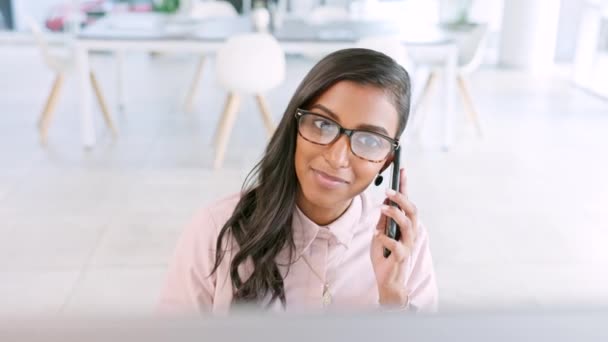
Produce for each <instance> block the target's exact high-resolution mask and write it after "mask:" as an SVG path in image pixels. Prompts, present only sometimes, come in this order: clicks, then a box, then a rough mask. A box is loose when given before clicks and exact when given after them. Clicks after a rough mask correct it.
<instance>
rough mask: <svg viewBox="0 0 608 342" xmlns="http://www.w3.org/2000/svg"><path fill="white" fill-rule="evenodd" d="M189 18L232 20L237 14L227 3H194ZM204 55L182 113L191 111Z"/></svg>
mask: <svg viewBox="0 0 608 342" xmlns="http://www.w3.org/2000/svg"><path fill="white" fill-rule="evenodd" d="M190 16H191V17H192V18H194V19H199V20H207V19H212V18H233V17H237V16H238V13H237V11H236V9H235V8H234V6H232V4H230V3H229V2H227V1H196V2H194V3H193V4H192V8H191V10H190ZM205 60H206V58H205V55H202V56H201V57H200V59H199V61H198V64H197V66H196V71H195V72H194V78H193V79H192V84H191V85H190V88H189V90H188V93H187V95H186V100H185V102H184V111H186V112H190V111H192V107H193V106H194V100H195V97H196V94H197V92H198V86H199V83H200V81H201V78H202V77H203V68H204V67H205Z"/></svg>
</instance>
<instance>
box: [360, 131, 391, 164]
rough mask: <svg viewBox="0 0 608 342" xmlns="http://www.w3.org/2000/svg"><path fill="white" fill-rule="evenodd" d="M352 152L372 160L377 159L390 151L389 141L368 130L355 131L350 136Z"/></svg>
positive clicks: (382, 157)
mask: <svg viewBox="0 0 608 342" xmlns="http://www.w3.org/2000/svg"><path fill="white" fill-rule="evenodd" d="M350 144H351V148H352V150H353V153H354V154H356V155H358V156H359V157H361V158H363V159H367V160H372V161H379V160H382V159H384V158H386V156H387V155H388V154H389V152H390V151H391V142H390V141H388V140H386V139H385V138H383V137H382V136H380V135H378V134H374V133H369V132H355V133H354V134H353V135H352V137H351V138H350Z"/></svg>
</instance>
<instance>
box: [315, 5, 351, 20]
mask: <svg viewBox="0 0 608 342" xmlns="http://www.w3.org/2000/svg"><path fill="white" fill-rule="evenodd" d="M349 19H350V14H349V13H348V11H347V10H346V9H345V8H343V7H337V6H318V7H315V8H313V10H312V11H311V12H310V15H309V16H308V18H307V20H308V22H310V23H313V24H323V23H327V22H331V21H346V20H349Z"/></svg>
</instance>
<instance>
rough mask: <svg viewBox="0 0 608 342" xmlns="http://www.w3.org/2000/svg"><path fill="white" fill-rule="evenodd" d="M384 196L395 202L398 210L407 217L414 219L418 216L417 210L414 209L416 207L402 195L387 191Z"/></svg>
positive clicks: (390, 190)
mask: <svg viewBox="0 0 608 342" xmlns="http://www.w3.org/2000/svg"><path fill="white" fill-rule="evenodd" d="M386 196H388V198H389V199H390V200H391V201H393V202H395V203H396V204H397V205H398V206H399V208H401V209H403V211H405V213H406V214H407V215H408V216H409V217H411V218H414V217H415V216H418V208H416V205H414V203H412V201H410V200H409V199H408V198H407V195H405V194H404V193H401V192H396V191H395V190H392V189H388V190H386Z"/></svg>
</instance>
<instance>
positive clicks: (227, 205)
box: [187, 192, 241, 237]
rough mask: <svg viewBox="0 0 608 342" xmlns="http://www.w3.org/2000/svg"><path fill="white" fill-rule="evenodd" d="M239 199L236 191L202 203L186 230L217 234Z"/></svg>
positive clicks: (200, 233) (239, 196) (211, 235)
mask: <svg viewBox="0 0 608 342" xmlns="http://www.w3.org/2000/svg"><path fill="white" fill-rule="evenodd" d="M240 199H241V193H240V192H238V193H234V194H231V195H228V196H225V197H222V198H220V199H218V200H215V201H213V202H211V203H208V204H206V205H204V206H203V207H201V208H200V209H199V210H197V211H196V213H195V214H194V217H193V218H192V219H191V220H190V223H189V224H188V227H187V230H189V231H191V232H192V233H194V234H196V235H198V236H201V235H204V236H209V237H215V236H217V235H218V234H219V231H220V229H221V228H222V227H223V226H224V224H225V223H226V222H227V221H228V219H229V218H230V216H232V213H233V212H234V208H236V205H237V204H238V202H239V200H240Z"/></svg>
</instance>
